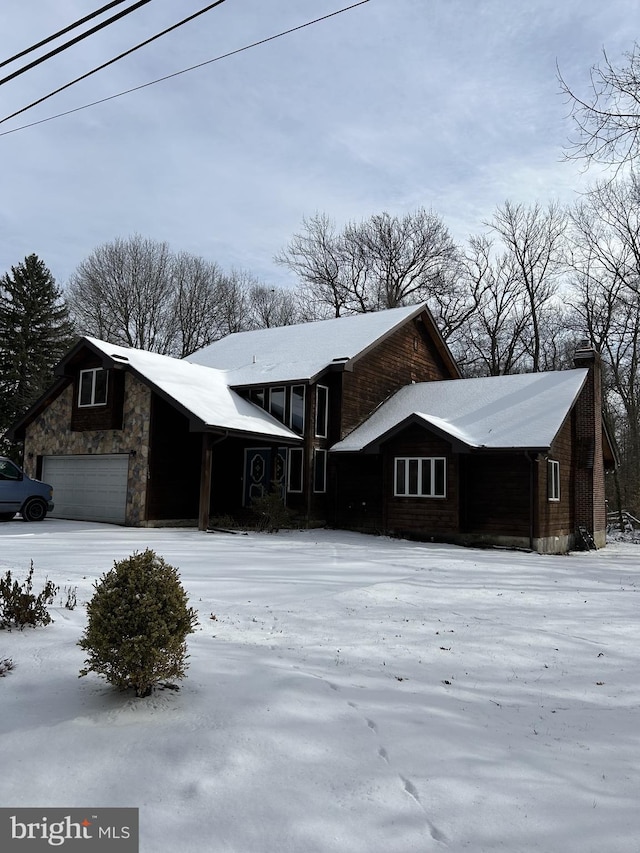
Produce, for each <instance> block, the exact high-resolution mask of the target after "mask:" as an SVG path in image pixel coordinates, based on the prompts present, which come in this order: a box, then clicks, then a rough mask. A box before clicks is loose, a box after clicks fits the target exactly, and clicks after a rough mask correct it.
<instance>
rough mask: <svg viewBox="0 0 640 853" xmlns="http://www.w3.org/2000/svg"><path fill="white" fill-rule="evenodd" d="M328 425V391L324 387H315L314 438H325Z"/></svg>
mask: <svg viewBox="0 0 640 853" xmlns="http://www.w3.org/2000/svg"><path fill="white" fill-rule="evenodd" d="M328 423H329V389H328V388H327V386H326V385H316V436H317V438H326V437H327V435H328Z"/></svg>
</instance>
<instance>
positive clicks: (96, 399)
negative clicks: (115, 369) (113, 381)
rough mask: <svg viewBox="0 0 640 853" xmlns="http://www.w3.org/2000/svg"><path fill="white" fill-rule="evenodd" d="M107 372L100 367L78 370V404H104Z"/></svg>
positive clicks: (105, 400)
mask: <svg viewBox="0 0 640 853" xmlns="http://www.w3.org/2000/svg"><path fill="white" fill-rule="evenodd" d="M107 373H108V371H106V370H103V369H102V368H101V367H95V368H93V369H91V370H81V371H80V388H79V391H78V405H79V406H104V405H105V403H106V402H107Z"/></svg>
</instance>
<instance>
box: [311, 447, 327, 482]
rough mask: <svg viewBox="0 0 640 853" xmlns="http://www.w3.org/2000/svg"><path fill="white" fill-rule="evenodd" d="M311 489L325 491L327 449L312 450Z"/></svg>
mask: <svg viewBox="0 0 640 853" xmlns="http://www.w3.org/2000/svg"><path fill="white" fill-rule="evenodd" d="M313 491H314V492H326V491H327V451H326V450H321V449H319V448H316V449H315V450H314V451H313Z"/></svg>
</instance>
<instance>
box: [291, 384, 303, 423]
mask: <svg viewBox="0 0 640 853" xmlns="http://www.w3.org/2000/svg"><path fill="white" fill-rule="evenodd" d="M289 411H290V415H289V418H290V423H289V426H290V427H291V429H292V430H293V431H294V432H297V433H298V435H302V434H303V432H304V385H292V386H291V406H290V410H289Z"/></svg>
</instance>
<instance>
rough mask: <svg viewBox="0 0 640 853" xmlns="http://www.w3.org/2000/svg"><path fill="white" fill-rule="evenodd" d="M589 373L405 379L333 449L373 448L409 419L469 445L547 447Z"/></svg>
mask: <svg viewBox="0 0 640 853" xmlns="http://www.w3.org/2000/svg"><path fill="white" fill-rule="evenodd" d="M587 373H588V371H587V370H586V369H584V368H580V369H577V370H561V371H552V372H548V373H522V374H515V375H511V376H487V377H482V378H478V379H456V380H448V381H444V382H421V383H419V384H416V385H407V386H405V387H404V388H401V389H400V390H399V391H398V392H397V393H396V394H394V395H393V397H391V398H390V399H389V400H387V401H386V402H385V403H383V404H382V405H381V406H380V407H379V408H378V409H376V411H375V412H374V413H373V414H372V415H371V417H370V418H369V419H368V420H366V421H365V422H364V423H363V424H362V425H361V426H359V427H357V428H356V429H355V430H354V431H353V432H352V433H350V434H349V435H348V436H347V437H346V438H344V439H343V440H342V441H339V442H338V443H337V444H335V445H334V446H333V447H332V448H331V450H332V451H337V452H358V451H363V450H366V449H375V448H376V447H377V445H378V444H379V442H381V441H383V440H384V439H385V438H386V437H389V435H390V434H393V433H394V432H395V431H396V430H397V429H398V428H399V427H401V426H402V425H403V424H404V423H405V422H406V423H409V422H412V421H413V422H418V423H422V424H423V425H424V426H425V427H426V428H428V429H432V430H433V431H435V432H437V433H439V434H440V435H443V436H445V437H447V438H449V439H451V440H453V441H454V442H458V443H462V444H463V445H466V446H467V447H468V448H480V447H482V448H488V449H496V450H498V449H509V448H531V449H534V448H535V449H544V448H549V447H550V446H551V443H552V442H553V440H554V438H555V437H556V435H557V434H558V431H559V430H560V427H561V426H562V424H563V422H564V420H565V419H566V417H567V415H568V413H569V412H570V410H571V407H572V406H573V404H574V402H575V400H576V399H577V397H578V394H579V393H580V391H581V389H582V387H583V385H584V382H585V379H586V377H587Z"/></svg>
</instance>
